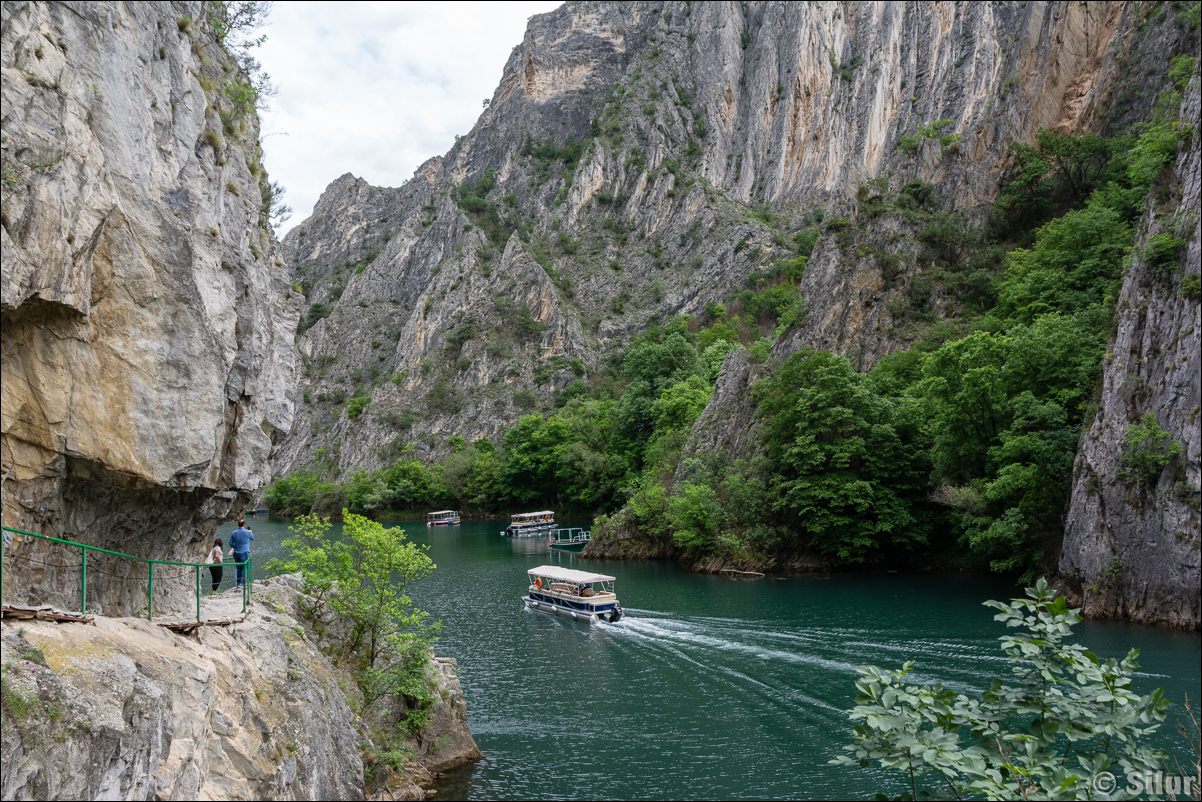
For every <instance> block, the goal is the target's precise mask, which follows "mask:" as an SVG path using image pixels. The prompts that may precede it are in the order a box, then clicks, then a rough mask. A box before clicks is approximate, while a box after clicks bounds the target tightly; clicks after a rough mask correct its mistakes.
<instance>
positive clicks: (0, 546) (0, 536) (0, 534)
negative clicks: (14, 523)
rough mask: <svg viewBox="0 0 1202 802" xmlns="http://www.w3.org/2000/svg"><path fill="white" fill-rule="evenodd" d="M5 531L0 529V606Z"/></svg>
mask: <svg viewBox="0 0 1202 802" xmlns="http://www.w3.org/2000/svg"><path fill="white" fill-rule="evenodd" d="M7 536H8V533H7V532H4V531H0V607H3V606H4V539H5V538H6V537H7Z"/></svg>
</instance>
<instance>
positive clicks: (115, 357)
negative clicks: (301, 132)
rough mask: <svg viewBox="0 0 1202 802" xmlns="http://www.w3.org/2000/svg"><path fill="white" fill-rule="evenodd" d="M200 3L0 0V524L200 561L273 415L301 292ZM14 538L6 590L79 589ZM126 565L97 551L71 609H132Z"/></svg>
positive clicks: (245, 487) (256, 472)
mask: <svg viewBox="0 0 1202 802" xmlns="http://www.w3.org/2000/svg"><path fill="white" fill-rule="evenodd" d="M203 10H204V6H203V4H201V3H199V2H192V3H187V2H181V3H132V4H100V3H80V4H71V3H37V2H30V3H5V4H4V6H3V12H2V14H3V16H2V18H0V25H2V35H0V44H2V46H3V60H2V64H0V78H2V80H3V101H2V105H0V128H2V130H3V150H2V153H3V167H4V187H3V199H4V205H3V218H4V219H3V223H4V224H3V229H2V230H0V247H2V249H3V268H2V271H3V272H2V281H0V291H2V305H0V313H2V315H3V335H2V345H3V351H2V353H3V357H2V361H3V380H2V384H0V394H2V399H3V417H2V430H0V455H2V463H3V485H2V491H0V492H2V503H3V521H4V524H5V525H6V526H13V527H16V528H19V529H25V530H29V531H33V532H37V533H41V534H46V535H52V536H57V537H63V538H67V539H72V540H79V541H83V542H86V543H90V544H92V545H96V546H101V547H107V548H110V549H115V550H119V551H123V552H127V553H132V554H134V555H137V556H146V557H157V558H161V559H170V558H179V559H187V560H193V559H197V558H198V555H200V554H203V553H204V548H203V547H202V546H201V545H200V544H201V541H202V540H203V539H204V538H206V537H211V535H212V533H213V530H214V528H215V526H216V525H217V524H218V523H220V522H221V521H224V520H228V519H229V518H231V517H234V516H236V515H237V513H238V511H239V510H240V509H242V508H244V507H245V504H246V503H247V501H248V500H249V499H250V498H251V496H252V494H253V492H254V491H255V490H256V489H257V488H258V487H259V486H260V485H261V484H262V483H263V482H264V481H265V480H266V479H267V478H268V476H269V474H268V470H267V461H268V456H269V454H270V452H271V450H272V447H273V442H274V441H276V440H278V439H279V438H280V437H281V436H282V435H283V434H284V433H286V432H287V431H288V430H289V429H290V428H291V426H292V419H293V413H294V402H293V399H292V398H291V395H290V394H293V393H295V384H296V368H297V358H296V352H295V348H294V345H293V342H294V340H293V338H294V332H295V328H296V320H297V316H298V314H299V312H300V309H301V303H302V298H301V296H300V295H299V294H298V293H294V292H293V291H292V289H291V287H290V285H289V282H288V272H287V270H286V269H284V266H283V265H284V263H283V261H282V260H281V259H280V257H279V253H278V247H277V245H276V244H275V242H274V240H273V237H272V234H271V232H270V229H269V227H268V226H267V223H266V218H265V215H264V210H263V196H262V191H261V188H262V186H264V185H265V184H266V182H267V177H266V175H265V173H264V172H263V169H262V165H261V164H260V161H259V157H260V154H261V151H260V150H259V145H258V119H257V116H256V114H255V112H254V109H253V108H250V109H249V110H247V109H243V110H242V112H241V114H240V115H239V114H238V113H236V112H234V111H232V110H231V109H230V108H229V103H228V102H226V101H224V100H223V99H222V98H223V97H224V93H225V92H226V89H225V87H227V86H228V85H229V84H230V83H231V82H235V81H237V80H239V76H240V75H241V73H240V72H239V70H238V68H237V66H236V65H235V64H234V63H233V59H232V57H231V56H230V54H229V53H227V52H226V51H225V50H224V48H222V47H221V46H220V45H219V44H218V43H217V42H216V40H215V39H214V37H213V34H212V32H211V30H209V29H208V28H207V27H206V26H205V25H203V24H202V22H201V19H202V17H203V16H204V15H203ZM9 545H10V548H9V550H8V552H7V558H8V559H9V561H10V562H9V566H8V567H9V568H10V569H11V570H9V571H8V573H7V575H6V587H5V591H6V598H7V599H8V600H10V601H18V602H24V601H31V602H38V601H45V602H48V603H55V604H59V605H62V606H66V607H69V608H71V609H75V608H78V607H79V599H78V591H77V590H74V589H75V588H78V587H79V580H78V574H79V569H78V566H79V554H78V552H77V551H70V550H60V549H56V548H47V547H46V545H45V543H44V542H38V541H32V540H31V539H29V538H21V537H18V538H17V539H16V541H15V542H14V541H11V540H10V541H9ZM131 572H132V573H131ZM144 575H145V568H144V567H138V566H129V565H124V564H122V563H119V562H115V561H109V560H107V559H106V558H104V557H103V556H101V555H93V571H92V577H91V580H90V582H89V602H88V603H89V606H95V607H103V608H104V609H105V610H106V611H108V612H122V611H123V612H127V613H128V612H130V611H132V610H136V609H140V608H142V607H143V606H144V605H145V604H146V601H147V600H146V591H145V589H146V583H145V580H144V578H143V577H144ZM164 578H166V577H160V579H164ZM159 584H160V585H161V590H162V592H163V593H164V594H165V595H164V597H163V598H162V599H158V598H156V601H155V603H156V606H157V607H159V609H165V607H166V606H167V605H169V604H171V603H172V596H173V591H172V587H171V583H169V582H160V583H159Z"/></svg>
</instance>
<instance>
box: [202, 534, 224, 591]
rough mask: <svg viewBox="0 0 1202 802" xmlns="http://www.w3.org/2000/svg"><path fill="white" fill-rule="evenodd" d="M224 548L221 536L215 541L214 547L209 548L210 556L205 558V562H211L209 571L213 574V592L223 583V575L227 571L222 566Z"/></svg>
mask: <svg viewBox="0 0 1202 802" xmlns="http://www.w3.org/2000/svg"><path fill="white" fill-rule="evenodd" d="M223 548H224V546H223V544H222V542H221V538H217V539H215V540H214V541H213V548H212V549H210V550H209V556H208V557H206V558H205V562H207V563H209V573H210V574H212V575H213V592H214V593H216V592H217V588H218V586H219V585H221V576H222V574H224V573H225V569H224V568H222V567H221V550H222V549H223Z"/></svg>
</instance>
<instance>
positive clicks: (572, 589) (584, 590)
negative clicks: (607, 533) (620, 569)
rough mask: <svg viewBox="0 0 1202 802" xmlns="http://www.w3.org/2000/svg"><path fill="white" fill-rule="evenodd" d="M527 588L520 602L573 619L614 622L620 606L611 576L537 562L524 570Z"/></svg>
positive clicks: (541, 610)
mask: <svg viewBox="0 0 1202 802" xmlns="http://www.w3.org/2000/svg"><path fill="white" fill-rule="evenodd" d="M526 573H527V574H529V578H530V589H529V591H528V592H527V594H526V595H525V596H523V597H522V601H524V602H525V603H526V606H527V607H529V608H530V609H531V610H538V611H540V612H544V613H555V614H556V615H562V616H567V617H568V618H575V619H576V620H577V621H587V622H589V623H590V624H595V623H597V622H598V621H608V622H609V623H611V624H613V623H617V621H618V620H619V619H621V618H622V605H621V604H619V603H618V597H617V596H615V595H614V581H615V580H614V578H613V577H612V576H606V575H605V574H594V573H591V572H589V571H577V570H576V569H574V568H560V567H559V566H558V565H540V566H539V567H538V568H531V569H530V570H529V571H527V572H526Z"/></svg>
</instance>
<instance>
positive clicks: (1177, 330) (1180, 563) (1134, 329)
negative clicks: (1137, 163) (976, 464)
mask: <svg viewBox="0 0 1202 802" xmlns="http://www.w3.org/2000/svg"><path fill="white" fill-rule="evenodd" d="M1199 111H1200V104H1199V79H1198V76H1197V74H1195V76H1194V80H1193V82H1192V83H1191V84H1190V88H1189V90H1188V92H1187V96H1186V99H1185V106H1184V109H1183V113H1182V119H1183V120H1195V121H1196V120H1198V119H1199ZM1190 143H1191V144H1190V146H1189V147H1188V148H1186V149H1183V151H1182V152H1181V153H1180V154H1179V156H1178V159H1177V163H1176V165H1175V167H1174V170H1173V177H1172V182H1171V184H1170V187H1169V188H1168V190H1169V191H1168V192H1165V193H1164V194H1163V195H1161V194H1160V193H1154V196H1153V197H1150V198H1149V201H1148V209H1147V211H1146V213H1145V215H1144V220H1143V223H1142V227H1141V230H1140V235H1139V238H1138V240H1137V242H1136V247H1135V259H1134V260H1133V263H1132V265H1131V268H1130V270H1128V272H1127V276H1126V278H1125V280H1124V282H1123V289H1122V294H1121V295H1120V296H1119V311H1118V326H1117V332H1116V333H1115V335H1114V337H1113V338H1112V340H1111V342H1110V345H1109V348H1108V351H1107V354H1106V367H1105V376H1104V378H1103V381H1102V395H1101V402H1100V404H1099V408H1098V412H1097V415H1096V417H1095V418H1094V419H1093V421H1092V424H1091V425H1090V426H1089V428H1088V429H1087V430H1086V432H1085V435H1084V436H1083V437H1082V440H1081V448H1080V450H1079V451H1078V453H1077V461H1076V465H1075V466H1074V482H1073V496H1072V505H1071V507H1070V510H1069V517H1068V526H1067V529H1066V532H1065V539H1064V550H1063V553H1062V555H1061V558H1060V570H1061V572H1062V573H1063V574H1064V575H1065V578H1066V580H1067V581H1068V583H1069V587H1070V589H1071V590H1072V591H1074V592H1075V594H1076V595H1077V597H1078V599H1079V600H1080V603H1082V604H1084V607H1085V611H1086V612H1087V613H1091V614H1093V615H1120V616H1126V617H1130V618H1133V619H1135V620H1139V621H1153V622H1161V623H1167V624H1172V625H1174V626H1180V627H1186V628H1191V629H1196V628H1198V626H1199V625H1200V624H1202V573H1200V568H1202V543H1200V542H1199V538H1198V533H1199V530H1200V529H1202V520H1200V516H1199V493H1200V492H1202V491H1200V490H1199V486H1200V485H1202V445H1200V442H1199V437H1200V432H1202V428H1200V427H1199V421H1198V411H1199V403H1200V402H1202V343H1200V340H1199V338H1200V337H1202V315H1200V312H1199V309H1200V307H1199V305H1198V286H1199V285H1198V274H1199V266H1200V264H1202V223H1200V222H1199V217H1198V210H1199V208H1200V203H1202V144H1200V141H1199V138H1198V136H1197V135H1195V136H1194V137H1193V138H1192V139H1191V140H1190ZM1155 195H1159V197H1156V196H1155ZM1158 234H1160V235H1163V234H1170V235H1173V236H1175V237H1177V238H1178V239H1180V240H1183V241H1184V242H1185V245H1184V247H1183V248H1181V252H1180V253H1178V254H1175V255H1173V258H1172V259H1170V260H1169V261H1168V262H1167V263H1164V262H1163V261H1162V260H1157V259H1156V257H1155V256H1153V255H1152V254H1151V252H1150V250H1149V247H1148V245H1149V240H1150V239H1151V238H1152V237H1154V236H1156V235H1158ZM1158 262H1159V263H1158ZM1191 281H1192V287H1193V289H1192V290H1190V289H1188V288H1189V287H1190V283H1191ZM1149 413H1150V414H1152V415H1153V416H1154V417H1155V419H1156V421H1157V425H1158V426H1160V427H1161V428H1162V429H1163V430H1164V431H1166V432H1167V433H1168V435H1169V436H1171V437H1172V440H1173V442H1175V443H1176V444H1177V445H1178V447H1179V449H1180V450H1179V453H1176V454H1169V453H1168V452H1169V451H1172V447H1171V446H1168V448H1167V449H1166V452H1165V455H1166V456H1170V457H1171V458H1170V459H1169V460H1168V461H1167V464H1165V465H1164V466H1162V468H1161V469H1160V470H1158V471H1157V472H1156V475H1155V476H1152V477H1144V478H1143V481H1140V479H1139V477H1135V476H1133V475H1132V473H1131V471H1130V470H1124V469H1125V468H1128V465H1125V464H1124V463H1125V462H1128V461H1129V460H1130V459H1131V449H1132V446H1133V445H1134V444H1132V443H1130V442H1128V441H1129V434H1130V432H1131V427H1132V426H1133V425H1137V424H1138V423H1139V422H1140V420H1141V419H1142V418H1144V416H1145V415H1147V414H1149ZM1166 443H1167V441H1166V442H1165V443H1161V445H1162V446H1163V445H1166Z"/></svg>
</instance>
